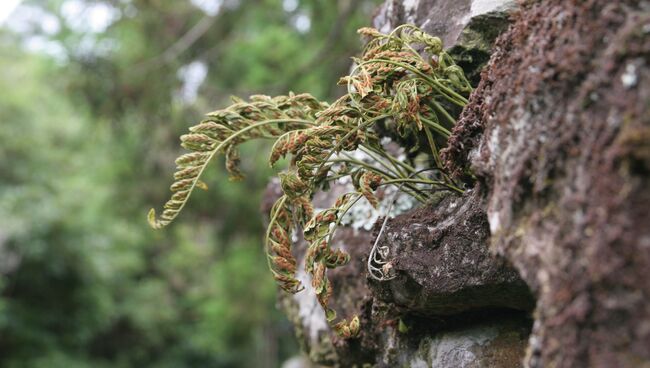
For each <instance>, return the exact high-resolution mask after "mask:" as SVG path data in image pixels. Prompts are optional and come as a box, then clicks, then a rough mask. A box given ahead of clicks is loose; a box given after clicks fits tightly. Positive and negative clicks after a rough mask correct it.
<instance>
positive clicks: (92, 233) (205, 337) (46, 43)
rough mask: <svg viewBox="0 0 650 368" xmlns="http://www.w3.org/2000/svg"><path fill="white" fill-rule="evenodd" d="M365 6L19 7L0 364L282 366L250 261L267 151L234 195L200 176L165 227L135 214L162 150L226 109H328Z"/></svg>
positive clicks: (286, 345) (277, 323)
mask: <svg viewBox="0 0 650 368" xmlns="http://www.w3.org/2000/svg"><path fill="white" fill-rule="evenodd" d="M374 3H376V1H370V0H364V1H354V0H339V1H319V0H300V1H299V0H284V1H276V0H247V1H245V0H241V1H237V0H213V1H210V0H192V1H163V0H46V1H45V0H27V1H23V4H22V5H21V6H20V7H19V8H18V9H17V10H16V12H15V13H14V14H13V15H12V17H11V18H10V19H9V21H8V24H7V27H6V28H7V29H4V30H2V29H0V88H2V89H3V91H5V92H3V94H2V97H1V98H0V122H1V124H2V129H0V218H1V219H2V222H1V223H0V293H1V294H0V366H3V367H5V366H6V367H41V366H42V367H86V366H88V367H90V366H92V367H101V366H110V367H136V366H137V367H142V366H157V367H158V366H160V367H167V366H168V367H179V366H191V367H195V366H200V367H235V366H240V367H252V366H255V367H264V366H269V367H274V366H278V365H279V364H280V362H281V361H283V360H284V359H286V358H287V357H288V356H290V355H291V354H294V353H295V352H296V346H295V341H294V340H293V336H292V330H291V328H290V325H289V323H288V322H287V321H285V319H284V318H283V316H281V315H280V313H279V312H277V311H276V309H275V287H274V285H273V282H272V278H271V276H270V274H269V273H268V270H267V268H266V260H265V259H264V254H263V252H262V250H261V236H262V235H261V234H262V229H261V220H260V216H259V212H258V211H259V210H258V203H259V199H260V196H261V194H260V193H261V189H262V188H263V187H264V185H265V184H266V182H267V179H268V177H269V175H270V173H271V172H270V169H269V168H268V166H267V165H266V162H265V155H264V154H263V152H266V151H265V147H264V146H246V147H245V148H244V149H245V150H248V151H249V152H248V154H244V155H243V156H244V157H257V158H259V159H258V160H257V161H250V162H244V163H243V165H244V168H245V169H246V172H247V173H249V177H248V178H247V180H246V181H245V182H242V183H235V184H233V183H228V182H227V180H226V178H225V176H224V175H223V174H222V173H221V171H222V170H214V171H213V172H211V173H209V177H208V178H207V179H208V180H207V181H208V183H209V184H211V189H210V190H209V191H208V192H205V193H197V194H199V195H198V196H196V198H194V199H193V201H191V203H190V205H191V206H192V207H194V208H193V209H192V210H191V211H186V215H184V216H183V217H182V218H181V219H179V220H180V221H179V222H178V223H177V224H176V225H175V226H174V227H172V228H171V229H169V230H166V231H165V232H156V233H155V232H152V231H151V230H150V229H149V228H148V227H147V225H146V220H145V214H146V210H147V209H148V208H149V207H151V206H152V205H155V204H158V203H161V202H163V201H164V199H166V196H167V191H166V190H165V188H164V186H161V185H160V183H161V181H167V180H168V181H169V182H170V183H171V173H172V171H173V167H171V166H170V165H169V163H170V162H173V157H175V156H177V155H178V153H179V148H178V143H177V138H176V137H178V135H179V134H181V133H183V132H184V131H185V129H186V127H187V126H188V124H192V123H195V122H196V121H198V120H200V119H201V115H202V114H203V113H205V112H207V111H210V110H214V109H217V108H220V107H222V106H223V105H225V104H227V101H228V98H229V96H230V95H231V94H238V95H244V96H246V95H248V94H252V93H265V94H279V93H287V92H288V91H289V90H294V91H296V92H310V93H313V94H315V95H316V96H318V97H320V98H325V99H332V98H333V97H335V95H336V94H337V93H340V91H338V90H336V89H335V88H333V87H332V86H335V83H336V81H337V79H338V77H339V76H340V75H342V74H346V72H347V68H349V57H350V56H352V55H354V54H355V53H356V52H357V51H358V49H359V42H358V40H357V36H356V33H355V30H356V28H358V27H360V26H363V25H365V24H366V23H367V20H368V19H369V16H370V15H369V13H370V11H371V10H372V8H373V4H374ZM17 45H21V46H22V47H18V46H17ZM25 50H28V51H25Z"/></svg>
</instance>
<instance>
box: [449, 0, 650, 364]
mask: <svg viewBox="0 0 650 368" xmlns="http://www.w3.org/2000/svg"><path fill="white" fill-rule="evenodd" d="M649 33H650V2H648V1H610V0H585V1H565V0H550V1H543V2H530V3H529V4H528V5H527V7H526V8H525V9H524V10H522V12H521V14H520V15H519V16H518V19H517V21H516V22H515V23H514V24H513V27H512V28H511V29H510V31H509V32H508V33H506V34H504V35H503V36H502V37H501V38H500V41H499V42H498V45H497V50H498V51H497V52H496V53H495V54H494V55H493V57H492V59H491V60H490V64H489V66H488V68H487V69H486V71H485V74H484V78H483V80H482V81H481V85H480V86H479V88H478V89H477V90H476V91H475V93H474V94H473V96H472V98H471V100H470V105H469V106H468V107H467V108H466V109H465V111H464V113H463V116H462V118H461V121H460V122H459V124H457V127H456V129H455V130H454V134H453V135H452V138H451V140H450V142H451V144H450V147H449V150H448V153H446V154H445V156H446V158H447V162H448V166H449V167H450V168H454V167H455V168H456V169H458V170H456V171H462V170H464V169H463V167H465V166H466V165H467V159H468V158H469V159H470V161H471V162H472V163H473V165H474V172H475V174H476V175H477V176H478V178H479V180H481V181H482V182H484V183H485V184H486V186H485V187H484V188H485V192H486V193H485V194H486V196H487V197H488V218H489V222H490V227H491V232H492V242H491V244H492V248H493V250H495V251H496V252H498V253H500V254H502V255H503V256H505V257H507V258H508V259H509V260H510V261H511V262H512V264H513V265H514V266H515V267H516V268H517V269H518V270H519V272H520V274H521V275H522V278H523V279H524V280H525V281H526V282H527V283H528V284H529V285H530V287H531V289H532V290H533V291H534V292H535V294H536V296H537V300H538V301H537V310H536V312H535V316H536V321H535V323H534V328H533V332H532V336H531V339H530V346H529V355H528V357H527V365H528V366H530V367H587V366H589V367H649V366H650V349H649V347H650V307H649V306H648V305H649V304H648V302H647V301H648V300H650V281H649V280H650V279H649V278H648V270H649V269H650V226H648V224H650V211H649V208H650V191H649V190H648V188H650V154H649V152H650V149H649V147H650V140H649V139H648V137H650V67H649V66H650V37H649Z"/></svg>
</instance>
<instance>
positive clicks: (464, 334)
mask: <svg viewBox="0 0 650 368" xmlns="http://www.w3.org/2000/svg"><path fill="white" fill-rule="evenodd" d="M434 326H435V325H434ZM529 330H530V322H529V320H528V319H527V318H526V317H525V316H522V315H521V314H517V313H514V314H509V315H507V314H501V315H500V314H493V315H492V316H491V318H490V319H489V320H484V321H478V322H473V321H470V323H467V321H465V323H460V324H457V325H453V326H445V327H442V328H437V329H436V328H435V327H433V331H430V332H429V333H428V334H425V335H424V336H423V337H422V338H420V339H418V340H417V343H416V344H414V343H413V340H409V339H404V338H402V339H396V341H395V343H394V344H395V345H394V346H393V350H394V351H395V353H391V352H390V351H388V350H387V351H386V352H385V354H384V356H382V358H381V360H380V361H379V362H378V364H377V366H378V367H409V368H428V367H436V368H437V367H467V368H470V367H471V368H479V367H481V368H483V367H484V368H512V367H518V366H521V362H522V357H523V356H524V352H525V349H526V343H527V337H528V334H529V333H530V331H529ZM397 335H399V333H397Z"/></svg>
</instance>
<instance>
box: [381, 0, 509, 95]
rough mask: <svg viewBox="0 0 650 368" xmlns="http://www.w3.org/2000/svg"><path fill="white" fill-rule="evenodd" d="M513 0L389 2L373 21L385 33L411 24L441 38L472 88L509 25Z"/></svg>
mask: <svg viewBox="0 0 650 368" xmlns="http://www.w3.org/2000/svg"><path fill="white" fill-rule="evenodd" d="M517 8H518V5H517V2H516V1H514V0H407V1H397V0H388V1H386V2H385V3H384V4H383V5H382V6H381V8H380V10H379V12H378V14H377V16H376V17H375V19H374V26H375V27H376V28H378V29H379V30H380V31H382V32H390V31H391V30H392V29H393V28H395V27H397V26H399V25H401V24H405V23H411V24H415V25H416V26H418V27H420V28H422V29H423V30H424V31H426V32H427V33H429V34H432V35H436V36H438V37H440V38H441V39H442V41H443V44H444V45H445V47H446V48H447V50H448V51H449V53H450V54H451V55H452V56H453V57H454V58H455V59H456V62H457V63H458V65H460V66H461V67H462V68H463V70H464V71H465V74H466V75H467V77H468V78H469V79H470V81H471V82H472V84H473V85H476V84H477V83H478V81H479V79H480V71H481V69H482V68H483V66H484V65H485V64H486V63H487V61H488V59H489V57H490V54H491V52H492V47H493V45H494V41H495V40H496V38H497V36H499V34H501V33H503V31H505V30H506V28H507V27H508V25H509V24H510V13H512V12H513V11H514V10H516V9H517Z"/></svg>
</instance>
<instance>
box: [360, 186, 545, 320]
mask: <svg viewBox="0 0 650 368" xmlns="http://www.w3.org/2000/svg"><path fill="white" fill-rule="evenodd" d="M482 202H483V201H482V199H481V198H480V197H479V196H477V191H475V190H471V191H468V192H466V194H465V195H464V196H457V195H453V194H449V195H448V196H446V197H445V198H444V199H443V200H441V201H440V202H439V203H437V204H434V205H429V206H427V207H423V208H420V209H418V210H415V211H411V212H409V213H406V214H403V215H400V216H397V217H396V218H394V219H391V220H390V221H388V222H387V226H386V229H385V230H384V235H383V236H382V239H381V241H380V242H379V244H378V246H380V247H381V246H386V247H387V248H389V249H390V254H389V255H388V257H387V260H390V264H391V266H392V270H391V272H392V273H394V274H395V275H396V277H395V278H394V279H392V280H390V281H387V282H372V283H371V287H372V289H373V292H374V295H376V296H377V297H378V298H380V299H381V300H382V301H384V302H391V303H394V304H395V305H397V306H399V307H401V308H403V309H405V310H407V311H408V312H409V313H416V314H419V315H423V316H430V317H435V316H442V315H453V314H459V313H462V312H465V311H468V310H476V309H487V308H512V309H519V310H532V308H533V307H534V305H535V303H534V299H533V297H532V295H531V294H530V291H529V289H528V286H527V285H526V284H525V283H524V282H523V281H522V280H521V278H520V277H519V275H518V273H517V271H516V270H514V269H513V268H512V267H510V266H509V265H508V264H507V263H506V262H505V260H504V259H502V258H498V257H494V256H492V255H491V254H490V253H489V249H488V246H487V244H488V240H489V237H490V230H489V227H488V222H487V216H486V214H485V208H484V206H483V205H482Z"/></svg>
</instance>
